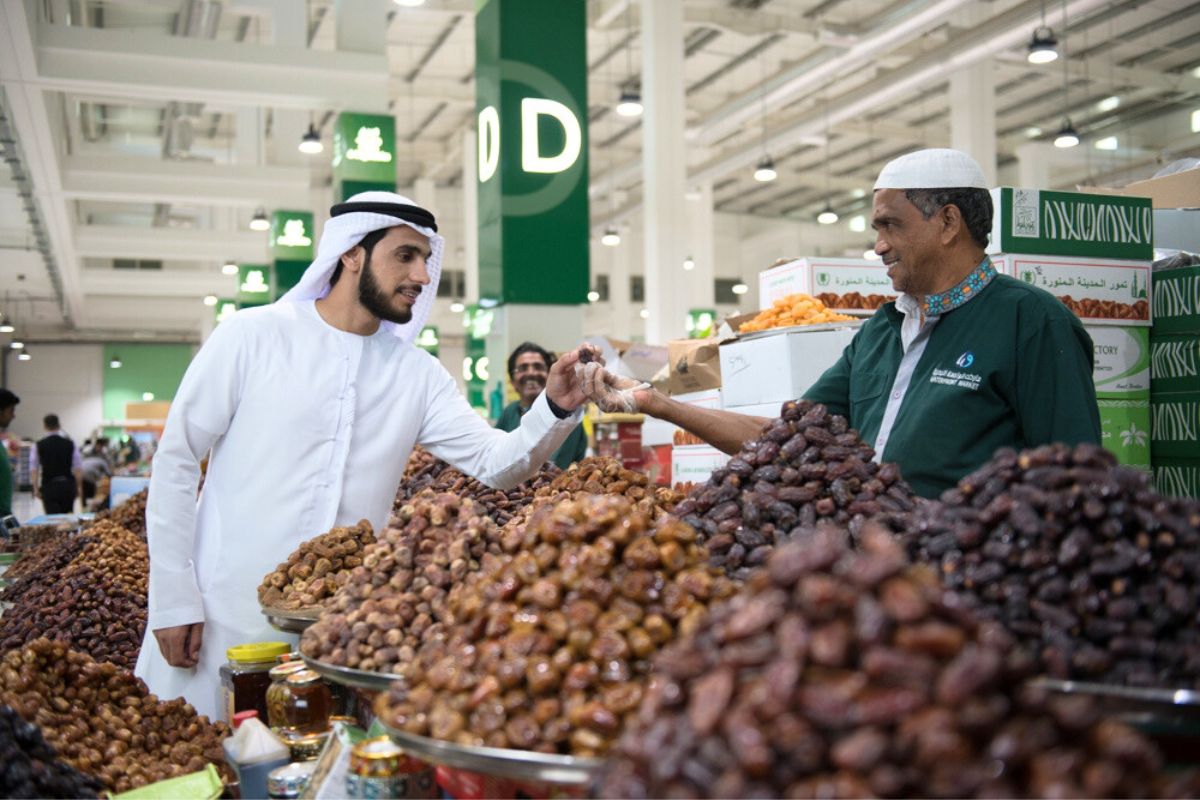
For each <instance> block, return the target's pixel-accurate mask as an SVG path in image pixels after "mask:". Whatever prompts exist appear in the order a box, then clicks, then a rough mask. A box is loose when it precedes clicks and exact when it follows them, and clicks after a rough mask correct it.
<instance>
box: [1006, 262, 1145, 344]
mask: <svg viewBox="0 0 1200 800" xmlns="http://www.w3.org/2000/svg"><path fill="white" fill-rule="evenodd" d="M992 263H993V264H995V266H996V269H997V270H999V271H1000V272H1002V273H1004V274H1005V275H1011V276H1013V277H1014V278H1017V279H1018V280H1022V281H1025V282H1026V283H1029V284H1032V285H1034V286H1037V287H1039V288H1042V289H1045V290H1046V291H1048V292H1050V294H1052V295H1054V296H1055V297H1057V298H1058V299H1059V300H1062V301H1063V303H1064V304H1066V306H1067V307H1068V308H1070V309H1071V310H1072V311H1073V312H1075V314H1076V315H1077V316H1078V317H1079V318H1080V319H1082V320H1083V321H1084V322H1086V323H1087V324H1089V325H1125V326H1134V327H1137V326H1145V327H1149V326H1150V323H1151V319H1150V302H1149V300H1150V297H1149V295H1150V261H1149V260H1145V261H1121V260H1117V259H1111V258H1070V257H1064V256H1034V255H1014V254H1011V253H1004V254H1001V255H997V256H994V257H993V258H992ZM1122 315H1124V316H1122Z"/></svg>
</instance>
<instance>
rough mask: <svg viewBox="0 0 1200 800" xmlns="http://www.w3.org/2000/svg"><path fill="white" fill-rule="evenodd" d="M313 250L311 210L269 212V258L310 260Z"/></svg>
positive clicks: (314, 250) (277, 259)
mask: <svg viewBox="0 0 1200 800" xmlns="http://www.w3.org/2000/svg"><path fill="white" fill-rule="evenodd" d="M315 252H316V248H315V247H314V246H313V215H312V212H311V211H275V212H273V213H272V214H271V258H273V259H275V261H277V262H278V261H305V262H311V261H312V260H313V255H314V254H315Z"/></svg>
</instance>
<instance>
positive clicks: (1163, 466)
mask: <svg viewBox="0 0 1200 800" xmlns="http://www.w3.org/2000/svg"><path fill="white" fill-rule="evenodd" d="M1154 486H1155V488H1157V489H1158V491H1159V493H1160V494H1165V495H1170V496H1172V497H1195V498H1200V458H1198V459H1195V460H1191V461H1188V460H1182V459H1170V458H1155V459H1154Z"/></svg>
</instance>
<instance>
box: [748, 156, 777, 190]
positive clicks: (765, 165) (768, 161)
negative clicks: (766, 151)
mask: <svg viewBox="0 0 1200 800" xmlns="http://www.w3.org/2000/svg"><path fill="white" fill-rule="evenodd" d="M777 177H779V173H778V172H776V171H775V161H774V160H773V159H772V158H771V157H770V156H763V157H762V158H760V159H759V161H758V166H757V167H755V168H754V180H756V181H758V182H759V183H768V182H770V181H773V180H775V179H776V178H777Z"/></svg>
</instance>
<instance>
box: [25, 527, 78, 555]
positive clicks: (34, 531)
mask: <svg viewBox="0 0 1200 800" xmlns="http://www.w3.org/2000/svg"><path fill="white" fill-rule="evenodd" d="M74 531H75V526H74V525H69V524H63V525H23V526H21V527H20V528H17V531H16V536H15V539H16V541H17V542H18V543H19V549H20V551H21V552H22V553H25V554H26V555H28V554H29V553H30V552H32V551H33V550H35V549H37V548H39V547H40V546H41V545H42V544H43V543H45V542H47V541H50V540H52V539H59V538H62V537H63V536H66V535H67V534H70V533H73V532H74Z"/></svg>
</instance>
